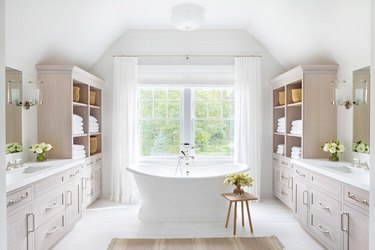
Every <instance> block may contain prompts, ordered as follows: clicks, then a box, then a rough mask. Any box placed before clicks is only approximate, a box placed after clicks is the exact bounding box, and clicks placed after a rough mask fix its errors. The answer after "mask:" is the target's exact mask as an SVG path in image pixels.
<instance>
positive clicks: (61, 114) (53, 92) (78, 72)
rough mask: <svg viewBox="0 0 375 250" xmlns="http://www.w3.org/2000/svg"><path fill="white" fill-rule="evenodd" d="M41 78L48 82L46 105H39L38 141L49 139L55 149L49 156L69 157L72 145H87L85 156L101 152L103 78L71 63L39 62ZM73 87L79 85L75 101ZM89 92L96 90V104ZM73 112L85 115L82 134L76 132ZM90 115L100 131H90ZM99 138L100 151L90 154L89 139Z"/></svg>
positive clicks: (46, 84) (38, 67)
mask: <svg viewBox="0 0 375 250" xmlns="http://www.w3.org/2000/svg"><path fill="white" fill-rule="evenodd" d="M37 69H38V78H39V79H41V80H42V81H43V82H44V83H45V84H43V86H42V92H43V95H44V96H45V99H44V104H43V105H39V106H38V121H39V125H38V140H39V141H45V142H49V143H51V144H52V145H53V146H54V150H52V151H50V152H49V153H48V157H49V158H56V159H59V158H63V159H66V158H67V159H70V158H72V156H73V152H72V151H73V150H72V149H73V144H80V145H84V146H85V152H86V157H90V156H93V155H96V154H99V153H101V152H102V143H101V132H102V131H101V129H102V125H101V112H102V84H103V83H104V81H103V80H101V79H99V78H98V77H96V76H94V75H92V74H90V73H88V72H87V71H85V70H82V69H80V68H78V67H76V66H70V65H37ZM73 87H79V88H80V91H79V100H78V101H73ZM90 91H93V92H95V94H96V98H95V103H93V104H91V103H90ZM73 114H76V115H79V116H81V117H82V118H83V131H84V133H83V134H73V125H72V123H73ZM90 115H92V116H94V117H96V118H97V120H98V123H99V129H100V130H99V131H98V132H95V133H90V122H89V121H90V118H89V117H90ZM91 137H97V138H98V139H97V141H98V147H97V151H96V152H95V153H93V154H90V138H91Z"/></svg>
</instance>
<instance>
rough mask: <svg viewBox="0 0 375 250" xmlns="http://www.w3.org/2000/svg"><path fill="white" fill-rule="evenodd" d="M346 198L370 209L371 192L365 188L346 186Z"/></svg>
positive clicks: (352, 202)
mask: <svg viewBox="0 0 375 250" xmlns="http://www.w3.org/2000/svg"><path fill="white" fill-rule="evenodd" d="M344 200H345V201H347V202H349V203H351V204H353V205H356V206H358V207H360V208H363V209H365V210H366V211H368V210H369V204H370V201H369V193H368V192H367V191H365V190H363V189H359V188H355V187H352V186H348V185H345V186H344Z"/></svg>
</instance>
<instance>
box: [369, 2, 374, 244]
mask: <svg viewBox="0 0 375 250" xmlns="http://www.w3.org/2000/svg"><path fill="white" fill-rule="evenodd" d="M371 13H372V15H371V66H372V67H371V76H372V78H374V76H375V0H372V2H371ZM371 98H372V100H374V99H375V88H371ZM370 113H371V124H370V125H371V128H370V129H371V130H370V131H371V133H370V137H371V142H370V143H371V145H375V102H371V108H370ZM371 165H372V166H375V154H374V153H373V154H372V156H371ZM370 175H371V177H370V237H369V238H370V247H369V249H375V237H373V236H374V235H375V171H374V170H372V171H370Z"/></svg>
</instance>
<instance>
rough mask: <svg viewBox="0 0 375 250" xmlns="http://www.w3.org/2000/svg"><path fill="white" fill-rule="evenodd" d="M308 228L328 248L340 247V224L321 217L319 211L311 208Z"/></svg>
mask: <svg viewBox="0 0 375 250" xmlns="http://www.w3.org/2000/svg"><path fill="white" fill-rule="evenodd" d="M309 229H310V230H311V231H312V232H313V234H314V235H316V236H317V237H318V238H319V239H321V240H322V242H323V243H325V245H326V246H327V247H328V249H340V243H341V240H340V237H341V236H340V235H341V233H340V232H341V231H340V224H339V223H332V221H330V220H327V219H325V218H324V217H321V216H320V215H319V213H317V212H316V211H315V210H312V211H311V213H310V224H309Z"/></svg>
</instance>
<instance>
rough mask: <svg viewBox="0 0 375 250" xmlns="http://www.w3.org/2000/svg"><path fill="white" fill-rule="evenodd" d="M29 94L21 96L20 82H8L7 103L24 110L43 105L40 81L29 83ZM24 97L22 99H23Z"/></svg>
mask: <svg viewBox="0 0 375 250" xmlns="http://www.w3.org/2000/svg"><path fill="white" fill-rule="evenodd" d="M28 83H29V84H32V85H34V86H30V88H29V91H27V92H30V94H29V95H28V96H26V97H25V96H24V95H22V82H18V81H8V103H9V104H11V105H14V106H22V107H24V108H25V109H29V108H30V107H32V106H36V105H39V104H43V100H42V93H41V88H40V87H41V84H43V82H42V81H29V82H28ZM23 96H24V97H23Z"/></svg>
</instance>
